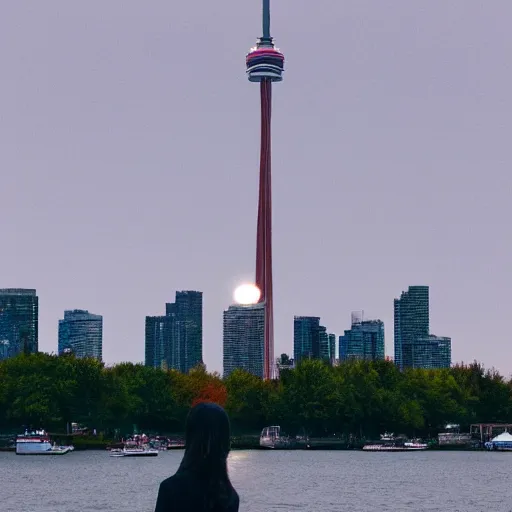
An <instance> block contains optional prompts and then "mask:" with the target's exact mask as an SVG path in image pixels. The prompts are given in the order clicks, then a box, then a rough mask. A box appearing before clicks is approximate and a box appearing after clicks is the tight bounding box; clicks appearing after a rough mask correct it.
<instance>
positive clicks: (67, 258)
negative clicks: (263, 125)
mask: <svg viewBox="0 0 512 512" xmlns="http://www.w3.org/2000/svg"><path fill="white" fill-rule="evenodd" d="M272 9H273V12H272V15H273V20H272V31H273V34H274V36H275V37H276V42H277V45H278V47H279V48H280V49H281V50H282V51H283V52H284V53H285V55H286V58H287V66H286V67H287V71H286V76H285V82H284V83H283V84H279V85H277V86H276V87H275V94H274V100H275V101H274V105H275V106H274V117H273V123H274V124H273V126H274V130H273V136H274V146H273V151H274V152H273V155H274V166H273V172H274V198H273V201H274V203H273V204H274V248H275V249H274V251H275V252H274V276H275V308H276V309H275V316H276V354H277V353H281V352H282V351H286V352H291V351H292V334H293V315H294V314H301V315H308V314H312V315H320V316H321V317H322V320H323V323H324V324H325V325H326V326H327V327H328V328H329V329H330V330H331V331H333V332H336V334H340V333H341V332H342V330H343V329H345V328H348V327H349V324H350V312H351V311H352V310H357V309H364V310H365V315H366V316H367V317H380V318H382V320H384V322H385V324H386V337H387V343H386V345H387V351H388V353H392V349H393V339H392V337H393V298H394V297H396V296H398V295H399V294H400V292H401V291H402V290H403V289H405V288H406V287H407V286H408V285H411V284H427V285H430V287H431V291H430V293H431V331H432V332H434V333H435V334H439V335H444V336H452V338H453V357H454V360H464V361H471V360H473V359H474V358H476V359H479V360H481V361H483V362H484V363H485V364H486V366H496V367H497V368H498V369H500V370H501V371H503V372H506V373H510V372H512V352H511V351H510V350H509V346H510V339H509V338H510V336H509V333H508V328H507V326H508V321H507V320H508V315H509V314H510V311H511V308H512V298H511V293H510V290H511V289H512V272H511V271H510V262H511V261H512V258H511V256H512V255H511V252H512V245H511V244H512V242H511V234H512V228H511V225H510V221H509V219H510V217H511V214H512V204H511V202H510V197H511V191H512V178H511V163H512V156H511V151H510V133H511V129H512V120H511V119H512V117H511V112H512V99H511V97H512V95H511V93H510V91H512V66H511V60H510V55H511V53H512V33H511V31H510V19H511V18H512V2H510V0H501V1H500V0H493V1H492V2H483V1H475V0H457V1H455V0H451V1H447V0H429V1H428V2H420V1H411V0H393V1H392V2H384V1H380V0H374V1H372V2H368V1H363V0H351V1H339V0H315V1H314V2H313V1H306V0H273V6H272ZM260 25H261V21H260V0H250V1H249V0H244V1H240V0H223V1H222V2H211V1H205V0H202V1H195V2H194V1H193V2H178V1H174V2H173V1H171V2H170V1H168V0H165V1H164V0H152V1H151V2H139V1H135V0H130V1H128V0H123V1H121V0H107V1H105V0H101V1H100V0H93V1H91V0H90V1H87V2H78V1H70V0H60V1H56V0H46V1H45V2H39V1H36V0H32V1H23V0H17V1H10V2H4V3H3V4H2V14H1V16H0V62H1V73H0V97H1V102H2V105H1V109H0V169H1V180H0V218H1V238H0V240H1V253H0V263H1V265H0V269H1V270H0V287H8V286H13V287H14V286H16V287H35V288H37V290H38V294H39V297H40V335H39V340H40V342H39V343H40V349H41V350H46V351H52V350H56V347H57V321H58V318H61V317H62V313H63V310H64V309H69V308H86V309H89V310H90V311H92V312H94V313H100V314H103V315H104V349H103V353H104V357H105V359H106V360H107V362H115V361H120V360H133V361H142V360H143V354H144V316H145V315H147V314H152V315H153V314H161V313H163V312H164V309H165V302H166V301H171V300H172V299H173V297H174V292H175V290H176V289H200V290H202V291H204V294H205V295H204V306H205V311H204V357H205V362H206V363H207V365H208V367H209V369H212V370H220V369H221V366H222V362H221V361H222V310H223V309H224V308H226V307H227V306H228V305H229V304H230V302H231V294H232V290H233V288H234V286H235V284H236V283H237V282H239V281H241V280H243V279H244V278H252V276H253V267H254V253H255V249H254V247H255V235H256V202H257V178H258V177H257V174H258V153H259V147H258V144H259V143H258V138H259V106H258V101H259V95H258V87H257V86H255V85H254V84H250V83H248V82H247V81H246V78H245V69H244V57H245V53H246V51H247V50H248V49H249V47H250V46H252V45H253V43H254V42H255V40H256V38H257V36H258V35H260V32H261V26H260Z"/></svg>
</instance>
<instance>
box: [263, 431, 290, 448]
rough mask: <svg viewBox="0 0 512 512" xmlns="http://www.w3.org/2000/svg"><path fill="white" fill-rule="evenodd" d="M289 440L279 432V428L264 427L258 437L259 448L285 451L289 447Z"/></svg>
mask: <svg viewBox="0 0 512 512" xmlns="http://www.w3.org/2000/svg"><path fill="white" fill-rule="evenodd" d="M291 444H292V443H291V441H290V438H289V437H288V436H287V435H284V434H283V433H282V432H281V427H280V426H272V427H265V428H264V429H263V430H262V431H261V435H260V447H261V448H270V449H285V448H289V447H290V446H291Z"/></svg>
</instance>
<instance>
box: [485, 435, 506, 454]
mask: <svg viewBox="0 0 512 512" xmlns="http://www.w3.org/2000/svg"><path fill="white" fill-rule="evenodd" d="M485 448H486V449H487V450H491V451H493V450H496V451H499V452H510V451H512V435H510V434H509V433H508V432H503V434H500V435H499V436H496V437H495V438H494V439H491V441H489V442H487V443H485Z"/></svg>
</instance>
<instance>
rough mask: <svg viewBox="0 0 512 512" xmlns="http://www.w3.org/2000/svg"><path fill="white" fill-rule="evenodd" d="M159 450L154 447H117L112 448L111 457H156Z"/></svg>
mask: <svg viewBox="0 0 512 512" xmlns="http://www.w3.org/2000/svg"><path fill="white" fill-rule="evenodd" d="M157 455H158V450H154V449H153V448H123V449H122V450H120V449H118V448H116V449H112V450H110V456H111V457H156V456H157Z"/></svg>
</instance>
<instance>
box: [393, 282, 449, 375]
mask: <svg viewBox="0 0 512 512" xmlns="http://www.w3.org/2000/svg"><path fill="white" fill-rule="evenodd" d="M394 306H395V307H394V309H395V364H396V365H397V366H398V367H399V368H400V369H401V370H403V369H405V368H449V367H450V365H451V339H450V338H441V337H437V336H434V335H431V334H430V321H429V288H428V286H410V287H409V289H408V291H406V292H402V295H401V296H400V298H399V299H395V302H394Z"/></svg>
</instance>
